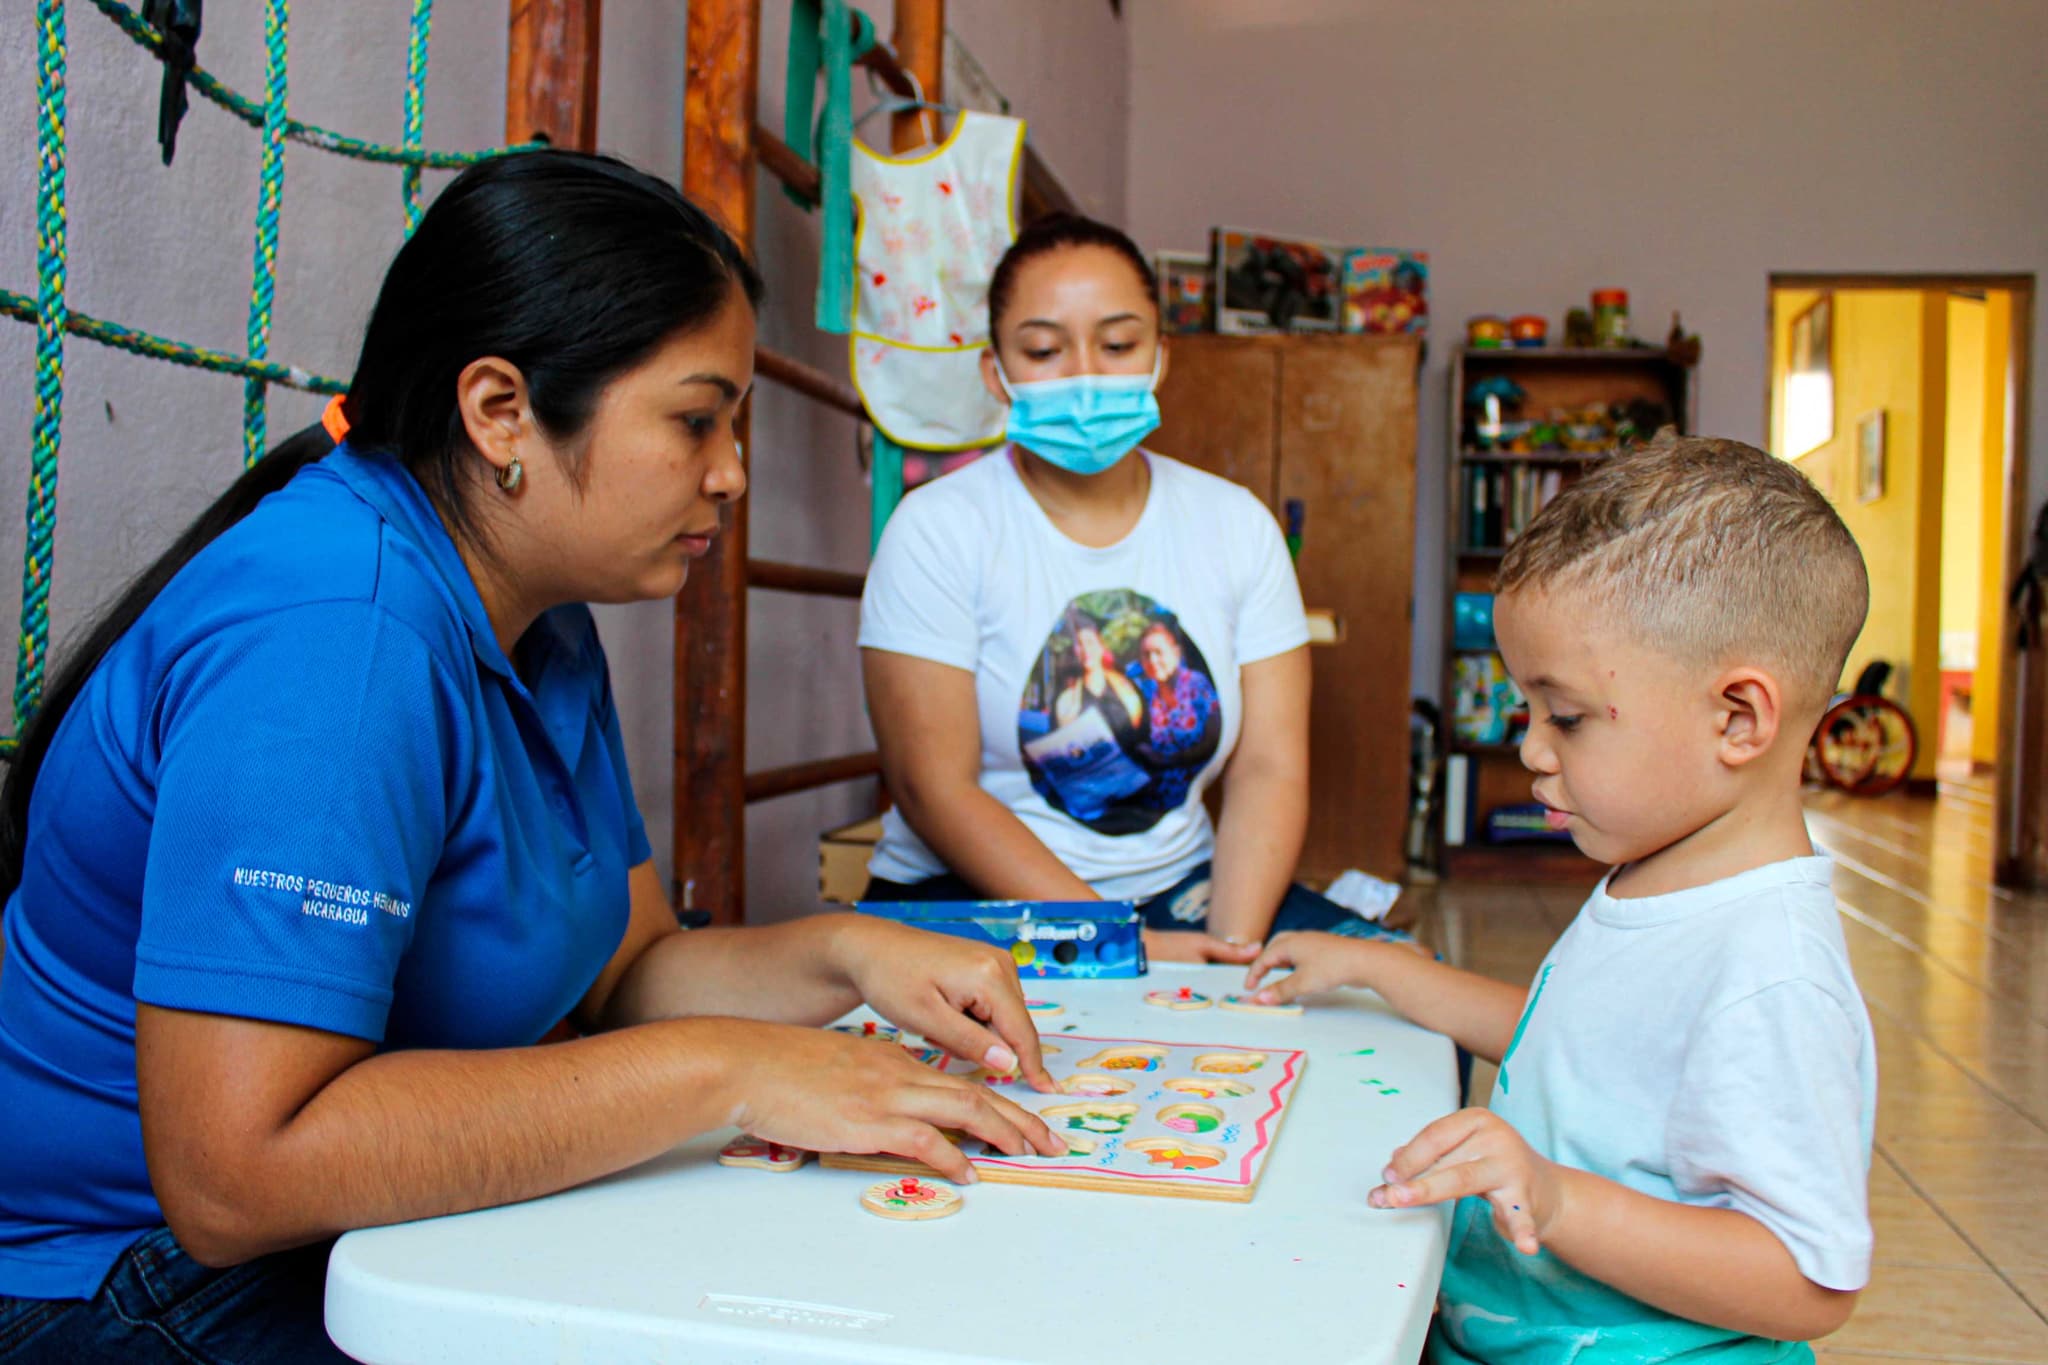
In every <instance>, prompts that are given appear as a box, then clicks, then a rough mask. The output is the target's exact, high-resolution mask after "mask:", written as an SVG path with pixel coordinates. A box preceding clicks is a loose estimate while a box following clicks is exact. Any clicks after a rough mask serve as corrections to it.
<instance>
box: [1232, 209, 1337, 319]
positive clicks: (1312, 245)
mask: <svg viewBox="0 0 2048 1365" xmlns="http://www.w3.org/2000/svg"><path fill="white" fill-rule="evenodd" d="M1343 252H1344V248H1342V247H1340V246H1334V245H1332V244H1330V243H1328V242H1318V241H1316V240H1314V239H1313V238H1308V237H1294V236H1284V235H1282V234H1280V233H1274V232H1257V231H1254V230H1251V229H1248V228H1228V227H1219V228H1211V229H1210V230H1209V254H1210V258H1211V261H1212V262H1213V264H1212V265H1211V270H1212V272H1213V279H1212V283H1211V288H1212V289H1213V290H1214V291H1215V304H1214V307H1213V310H1212V311H1213V314H1214V317H1215V322H1216V330H1217V331H1219V332H1224V333H1228V334H1231V335H1236V336H1256V335H1259V334H1261V333H1266V332H1334V331H1336V330H1337V329H1338V328H1339V326H1340V325H1341V324H1342V322H1343V316H1342V315H1343V299H1344V290H1343V270H1344V267H1343V260H1342V257H1343Z"/></svg>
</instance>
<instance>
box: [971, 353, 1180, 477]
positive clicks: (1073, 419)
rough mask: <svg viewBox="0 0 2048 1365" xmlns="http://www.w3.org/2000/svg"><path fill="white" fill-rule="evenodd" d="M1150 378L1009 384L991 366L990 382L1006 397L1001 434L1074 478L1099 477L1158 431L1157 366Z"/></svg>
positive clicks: (999, 367)
mask: <svg viewBox="0 0 2048 1365" xmlns="http://www.w3.org/2000/svg"><path fill="white" fill-rule="evenodd" d="M1165 355H1166V351H1165V348H1164V347H1161V348H1160V350H1159V351H1158V352H1157V353H1156V354H1155V356H1154V357H1153V360H1152V373H1150V374H1077V375H1071V376H1069V377H1067V378H1065V379H1039V380H1034V381H1032V382H1031V383H1028V384H1012V383H1011V382H1010V379H1009V376H1008V375H1005V374H1004V373H1003V362H1002V361H1000V360H998V361H997V362H996V378H997V379H999V380H1001V381H1002V385H1003V392H1004V393H1007V394H1008V395H1010V419H1009V422H1008V424H1007V426H1006V427H1005V428H1004V434H1005V435H1006V436H1008V437H1009V438H1010V440H1011V441H1012V442H1013V443H1014V444H1016V445H1020V446H1023V447H1024V448H1025V449H1026V450H1028V451H1030V452H1031V453H1032V454H1033V455H1036V456H1038V457H1039V458H1040V459H1042V460H1044V461H1046V462H1047V463H1048V464H1054V465H1058V466H1059V467H1060V468H1061V469H1064V470H1067V471H1068V472H1069V473H1074V474H1100V473H1101V472H1102V471H1103V470H1105V469H1108V468H1110V467H1112V466H1113V465H1115V464H1116V462H1117V461H1118V460H1121V459H1122V458H1123V457H1124V456H1126V455H1128V454H1130V453H1131V451H1133V450H1134V449H1136V448H1137V445H1138V442H1140V441H1142V440H1144V439H1145V438H1146V437H1147V436H1150V435H1151V434H1152V433H1153V432H1155V431H1157V430H1158V429H1159V399H1158V396H1157V395H1156V394H1154V393H1153V389H1154V388H1156V387H1157V386H1158V384H1159V366H1160V362H1161V360H1163V359H1164V358H1165Z"/></svg>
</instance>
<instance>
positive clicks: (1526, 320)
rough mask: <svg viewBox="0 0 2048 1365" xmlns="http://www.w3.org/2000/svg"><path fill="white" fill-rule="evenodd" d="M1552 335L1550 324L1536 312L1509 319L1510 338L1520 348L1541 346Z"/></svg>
mask: <svg viewBox="0 0 2048 1365" xmlns="http://www.w3.org/2000/svg"><path fill="white" fill-rule="evenodd" d="M1549 335H1550V324H1549V323H1548V322H1546V321H1544V320H1543V319H1542V318H1540V317H1538V316H1537V315H1536V314H1534V313H1523V314H1521V315H1520V316H1517V317H1512V318H1509V319H1508V340H1509V341H1510V342H1512V343H1513V344H1514V345H1515V346H1516V347H1517V348H1519V349H1528V348H1532V347H1536V346H1541V345H1542V344H1543V343H1544V340H1545V339H1546V338H1548V337H1549Z"/></svg>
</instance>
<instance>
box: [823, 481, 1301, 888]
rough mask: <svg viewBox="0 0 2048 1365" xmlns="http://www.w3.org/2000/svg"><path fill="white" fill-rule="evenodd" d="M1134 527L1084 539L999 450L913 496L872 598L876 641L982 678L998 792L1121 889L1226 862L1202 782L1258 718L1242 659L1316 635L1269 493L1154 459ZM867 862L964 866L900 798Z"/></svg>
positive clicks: (1080, 872)
mask: <svg viewBox="0 0 2048 1365" xmlns="http://www.w3.org/2000/svg"><path fill="white" fill-rule="evenodd" d="M1140 454H1141V456H1142V458H1144V459H1146V460H1148V461H1149V462H1150V465H1151V472H1152V487H1151V490H1150V492H1149V493H1148V495H1147V497H1146V502H1145V509H1144V511H1143V512H1142V513H1140V515H1139V517H1138V522H1137V524H1136V525H1135V526H1134V527H1133V528H1132V529H1131V531H1130V533H1129V534H1128V535H1126V536H1125V537H1124V538H1123V539H1122V540H1120V541H1118V542H1117V543H1116V544H1115V545H1111V546H1106V547H1103V548H1099V549H1097V548H1091V547H1088V546H1084V545H1079V544H1076V543H1075V542H1074V541H1072V540H1070V539H1068V538H1067V537H1066V536H1065V535H1063V534H1062V533H1061V532H1060V531H1059V530H1058V529H1057V528H1056V527H1055V526H1054V525H1053V524H1052V522H1051V520H1050V519H1048V518H1047V516H1046V515H1045V512H1044V509H1042V508H1041V507H1040V506H1039V505H1038V503H1037V501H1036V500H1035V499H1034V498H1033V497H1032V496H1031V494H1030V491H1029V490H1028V489H1026V488H1025V486H1024V484H1023V482H1022V480H1021V479H1020V478H1019V477H1018V474H1017V470H1016V467H1015V465H1014V464H1013V462H1012V459H1011V456H1010V453H1009V452H1008V451H1007V450H1005V451H998V452H996V453H994V454H992V455H990V456H988V457H985V458H983V459H981V460H978V461H976V462H975V463H974V464H971V465H969V466H968V467H966V468H965V469H961V470H958V471H956V472H955V473H952V474H949V475H947V476H945V477H944V478H941V479H939V480H936V481H935V482H933V483H931V484H928V485H926V486H925V487H924V488H921V489H919V490H917V491H916V492H914V493H912V494H911V495H910V496H909V497H907V498H906V499H904V501H903V504H902V506H900V507H899V508H898V509H897V510H896V514H895V516H893V517H892V518H891V519H890V521H889V525H888V529H887V530H886V531H885V532H884V533H883V535H882V543H881V545H880V547H879V548H878V549H877V550H876V552H875V560H874V564H873V565H872V566H871V567H870V569H869V570H868V578H867V591H866V592H865V593H864V594H863V596H862V598H861V623H860V645H861V648H863V649H878V650H886V651H888V652H890V653H894V654H907V655H911V656H913V657H916V658H920V659H930V660H932V661H934V662H937V663H942V664H947V665H950V666H952V667H954V668H960V669H965V670H966V671H968V672H970V673H972V674H973V675H974V687H975V698H976V702H977V708H978V711H979V715H980V723H981V737H980V738H981V777H980V783H981V787H982V789H983V790H984V791H986V792H988V793H989V795H991V796H993V797H995V798H996V799H997V800H998V801H1000V802H1002V803H1003V805H1005V806H1006V807H1008V808H1009V809H1010V810H1011V811H1013V812H1015V813H1016V815H1017V816H1018V818H1020V819H1021V820H1023V822H1024V824H1025V826H1026V827H1027V828H1029V829H1030V830H1031V832H1032V833H1033V834H1035V835H1036V836H1038V838H1039V840H1040V841H1041V842H1043V843H1044V844H1045V846H1046V847H1047V848H1049V849H1051V850H1052V852H1053V853H1054V854H1055V855H1056V856H1057V857H1058V858H1059V859H1060V861H1061V862H1063V863H1065V864H1066V865H1067V866H1068V867H1069V868H1071V869H1072V870H1073V871H1074V873H1075V874H1076V875H1077V876H1079V877H1080V878H1081V879H1082V880H1083V881H1086V882H1087V883H1088V884H1089V885H1090V886H1091V887H1093V888H1094V889H1095V890H1096V891H1097V892H1098V893H1099V894H1101V895H1103V896H1105V897H1111V898H1117V899H1123V898H1143V897H1146V896H1151V895H1156V894H1157V893H1159V892H1161V891H1164V890H1166V889H1167V888H1169V887H1171V886H1172V885H1173V884H1174V883H1175V882H1178V881H1179V880H1180V879H1181V878H1182V877H1184V876H1186V875H1187V873H1188V872H1190V871H1192V870H1193V869H1194V868H1195V867H1197V866H1199V865H1200V864H1201V863H1203V862H1205V861H1207V860H1208V859H1209V857H1210V856H1211V854H1212V853H1213V850H1214V847H1215V838H1216V836H1215V830H1214V829H1213V828H1212V826H1211V824H1210V821H1209V816H1208V812H1207V811H1206V810H1205V809H1204V807H1203V805H1202V793H1203V791H1204V790H1205V789H1206V788H1207V787H1208V785H1209V783H1210V782H1211V781H1212V780H1214V778H1215V777H1216V775H1217V774H1218V773H1220V772H1221V771H1222V770H1223V767H1224V764H1225V763H1226V762H1227V761H1228V760H1229V758H1230V754H1231V751H1232V750H1233V749H1234V748H1235V747H1236V744H1237V737H1238V734H1239V732H1240V731H1241V729H1242V724H1243V715H1242V702H1243V690H1242V687H1241V686H1240V671H1241V670H1242V669H1243V668H1244V666H1245V665H1247V664H1252V663H1257V662H1258V661H1260V660H1262V659H1269V658H1272V657H1274V656H1276V655H1279V654H1284V653H1286V652H1287V651H1288V650H1291V649H1297V648H1299V647H1301V646H1302V645H1305V644H1307V643H1308V621H1307V618H1306V616H1305V614H1304V612H1303V610H1302V605H1301V589H1300V587H1299V585H1298V584H1297V583H1296V582H1295V577H1294V565H1293V563H1292V561H1291V560H1290V559H1289V557H1288V554H1287V544H1286V541H1285V540H1284V539H1283V538H1282V536H1281V534H1280V528H1279V526H1278V525H1277V524H1276V523H1275V522H1274V520H1273V516H1272V514H1271V513H1270V512H1268V511H1267V510H1266V508H1265V506H1264V504H1262V503H1261V502H1260V501H1259V500H1258V498H1256V497H1255V496H1254V495H1253V494H1252V493H1251V492H1250V491H1249V490H1247V489H1245V488H1243V487H1242V486H1240V485H1238V484H1234V483H1231V482H1230V481H1229V480H1227V479H1222V478H1218V477H1216V476H1215V475H1212V474H1206V473H1203V472H1202V471H1200V470H1197V469H1193V468H1190V467H1189V466H1187V465H1184V464H1182V463H1180V462H1179V461H1178V460H1173V459H1169V458H1167V457H1165V456H1161V455H1154V454H1150V453H1148V452H1141V453H1140ZM868 871H869V872H870V873H871V874H872V875H874V876H876V877H881V878H884V879H887V880H889V881H894V882H918V881H923V880H925V879H926V878H928V877H935V876H938V875H940V874H941V873H944V872H945V871H947V868H946V866H945V864H944V863H943V862H941V861H940V860H939V858H938V857H937V856H936V855H935V854H933V853H932V851H931V850H930V849H929V848H927V847H926V846H925V844H924V841H923V840H921V839H920V838H918V836H917V833H916V832H915V831H914V830H912V829H911V828H910V826H909V824H908V823H907V822H906V821H905V820H904V819H903V816H902V813H901V812H900V811H897V810H891V811H890V812H889V813H888V814H887V815H885V816H884V817H883V819H882V838H881V841H880V843H879V844H878V845H877V846H876V849H875V853H874V857H873V858H872V859H871V860H870V861H869V863H868Z"/></svg>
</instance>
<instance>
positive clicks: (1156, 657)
mask: <svg viewBox="0 0 2048 1365" xmlns="http://www.w3.org/2000/svg"><path fill="white" fill-rule="evenodd" d="M1222 737H1223V705H1222V703H1221V702H1220V701H1219V700H1218V699H1217V696H1216V686H1215V683H1214V682H1213V681H1212V680H1211V676H1210V673H1209V665H1208V661H1207V660H1205V659H1204V658H1203V657H1202V651H1201V650H1200V649H1199V648H1198V647H1197V646H1196V645H1195V642H1194V641H1193V640H1192V639H1191V638H1189V636H1188V634H1187V632H1186V631H1185V630H1183V629H1182V628H1181V624H1180V618H1179V617H1177V616H1175V615H1174V614H1173V612H1171V611H1169V610H1168V609H1167V608H1165V607H1163V606H1161V605H1160V604H1159V603H1157V602H1155V601H1153V600H1152V599H1151V598H1149V597H1147V596H1145V595H1144V594H1143V593H1139V592H1134V591H1132V590H1131V589H1129V588H1111V589H1106V590H1103V591H1100V592H1090V593H1083V594H1082V595H1081V596H1079V597H1076V598H1075V599H1074V600H1073V601H1071V602H1069V603H1068V604H1067V605H1066V607H1065V609H1063V610H1062V611H1061V613H1060V617H1059V620H1058V621H1056V622H1055V623H1054V624H1053V629H1052V634H1051V635H1049V636H1047V637H1046V641H1045V648H1044V649H1043V650H1042V651H1041V652H1040V653H1039V656H1038V663H1037V666H1036V667H1035V668H1034V669H1033V670H1032V672H1031V674H1030V675H1029V676H1028V677H1027V678H1026V680H1025V683H1024V697H1023V700H1022V702H1021V703H1020V704H1019V707H1018V716H1017V744H1018V747H1019V748H1020V749H1021V750H1022V751H1023V754H1024V768H1025V771H1026V772H1028V773H1029V774H1030V775H1031V785H1032V788H1033V789H1034V790H1036V791H1037V793H1038V794H1039V795H1040V796H1042V797H1044V798H1045V800H1046V802H1047V804H1049V805H1050V806H1052V808H1053V809H1054V810H1057V811H1060V812H1063V813H1064V814H1066V815H1068V816H1070V817H1072V818H1073V819H1075V820H1078V821H1080V822H1081V823H1082V824H1084V825H1086V826H1088V827H1089V828H1090V829H1092V830H1095V831H1096V832H1097V833H1100V834H1113V835H1122V834H1142V833H1144V832H1145V831H1146V830H1149V829H1151V828H1152V827H1153V826H1154V825H1156V824H1158V823H1159V821H1160V820H1161V819H1162V818H1164V817H1165V816H1166V814H1167V813H1168V812H1169V811H1174V810H1178V809H1179V808H1180V807H1181V806H1183V805H1184V804H1186V802H1187V799H1188V794H1189V792H1190V791H1192V790H1193V788H1194V783H1195V778H1196V777H1197V775H1199V774H1200V773H1201V771H1202V768H1203V765H1205V764H1206V763H1208V761H1209V760H1210V759H1212V758H1214V757H1215V756H1216V748H1217V745H1218V744H1219V743H1220V742H1221V741H1222Z"/></svg>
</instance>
